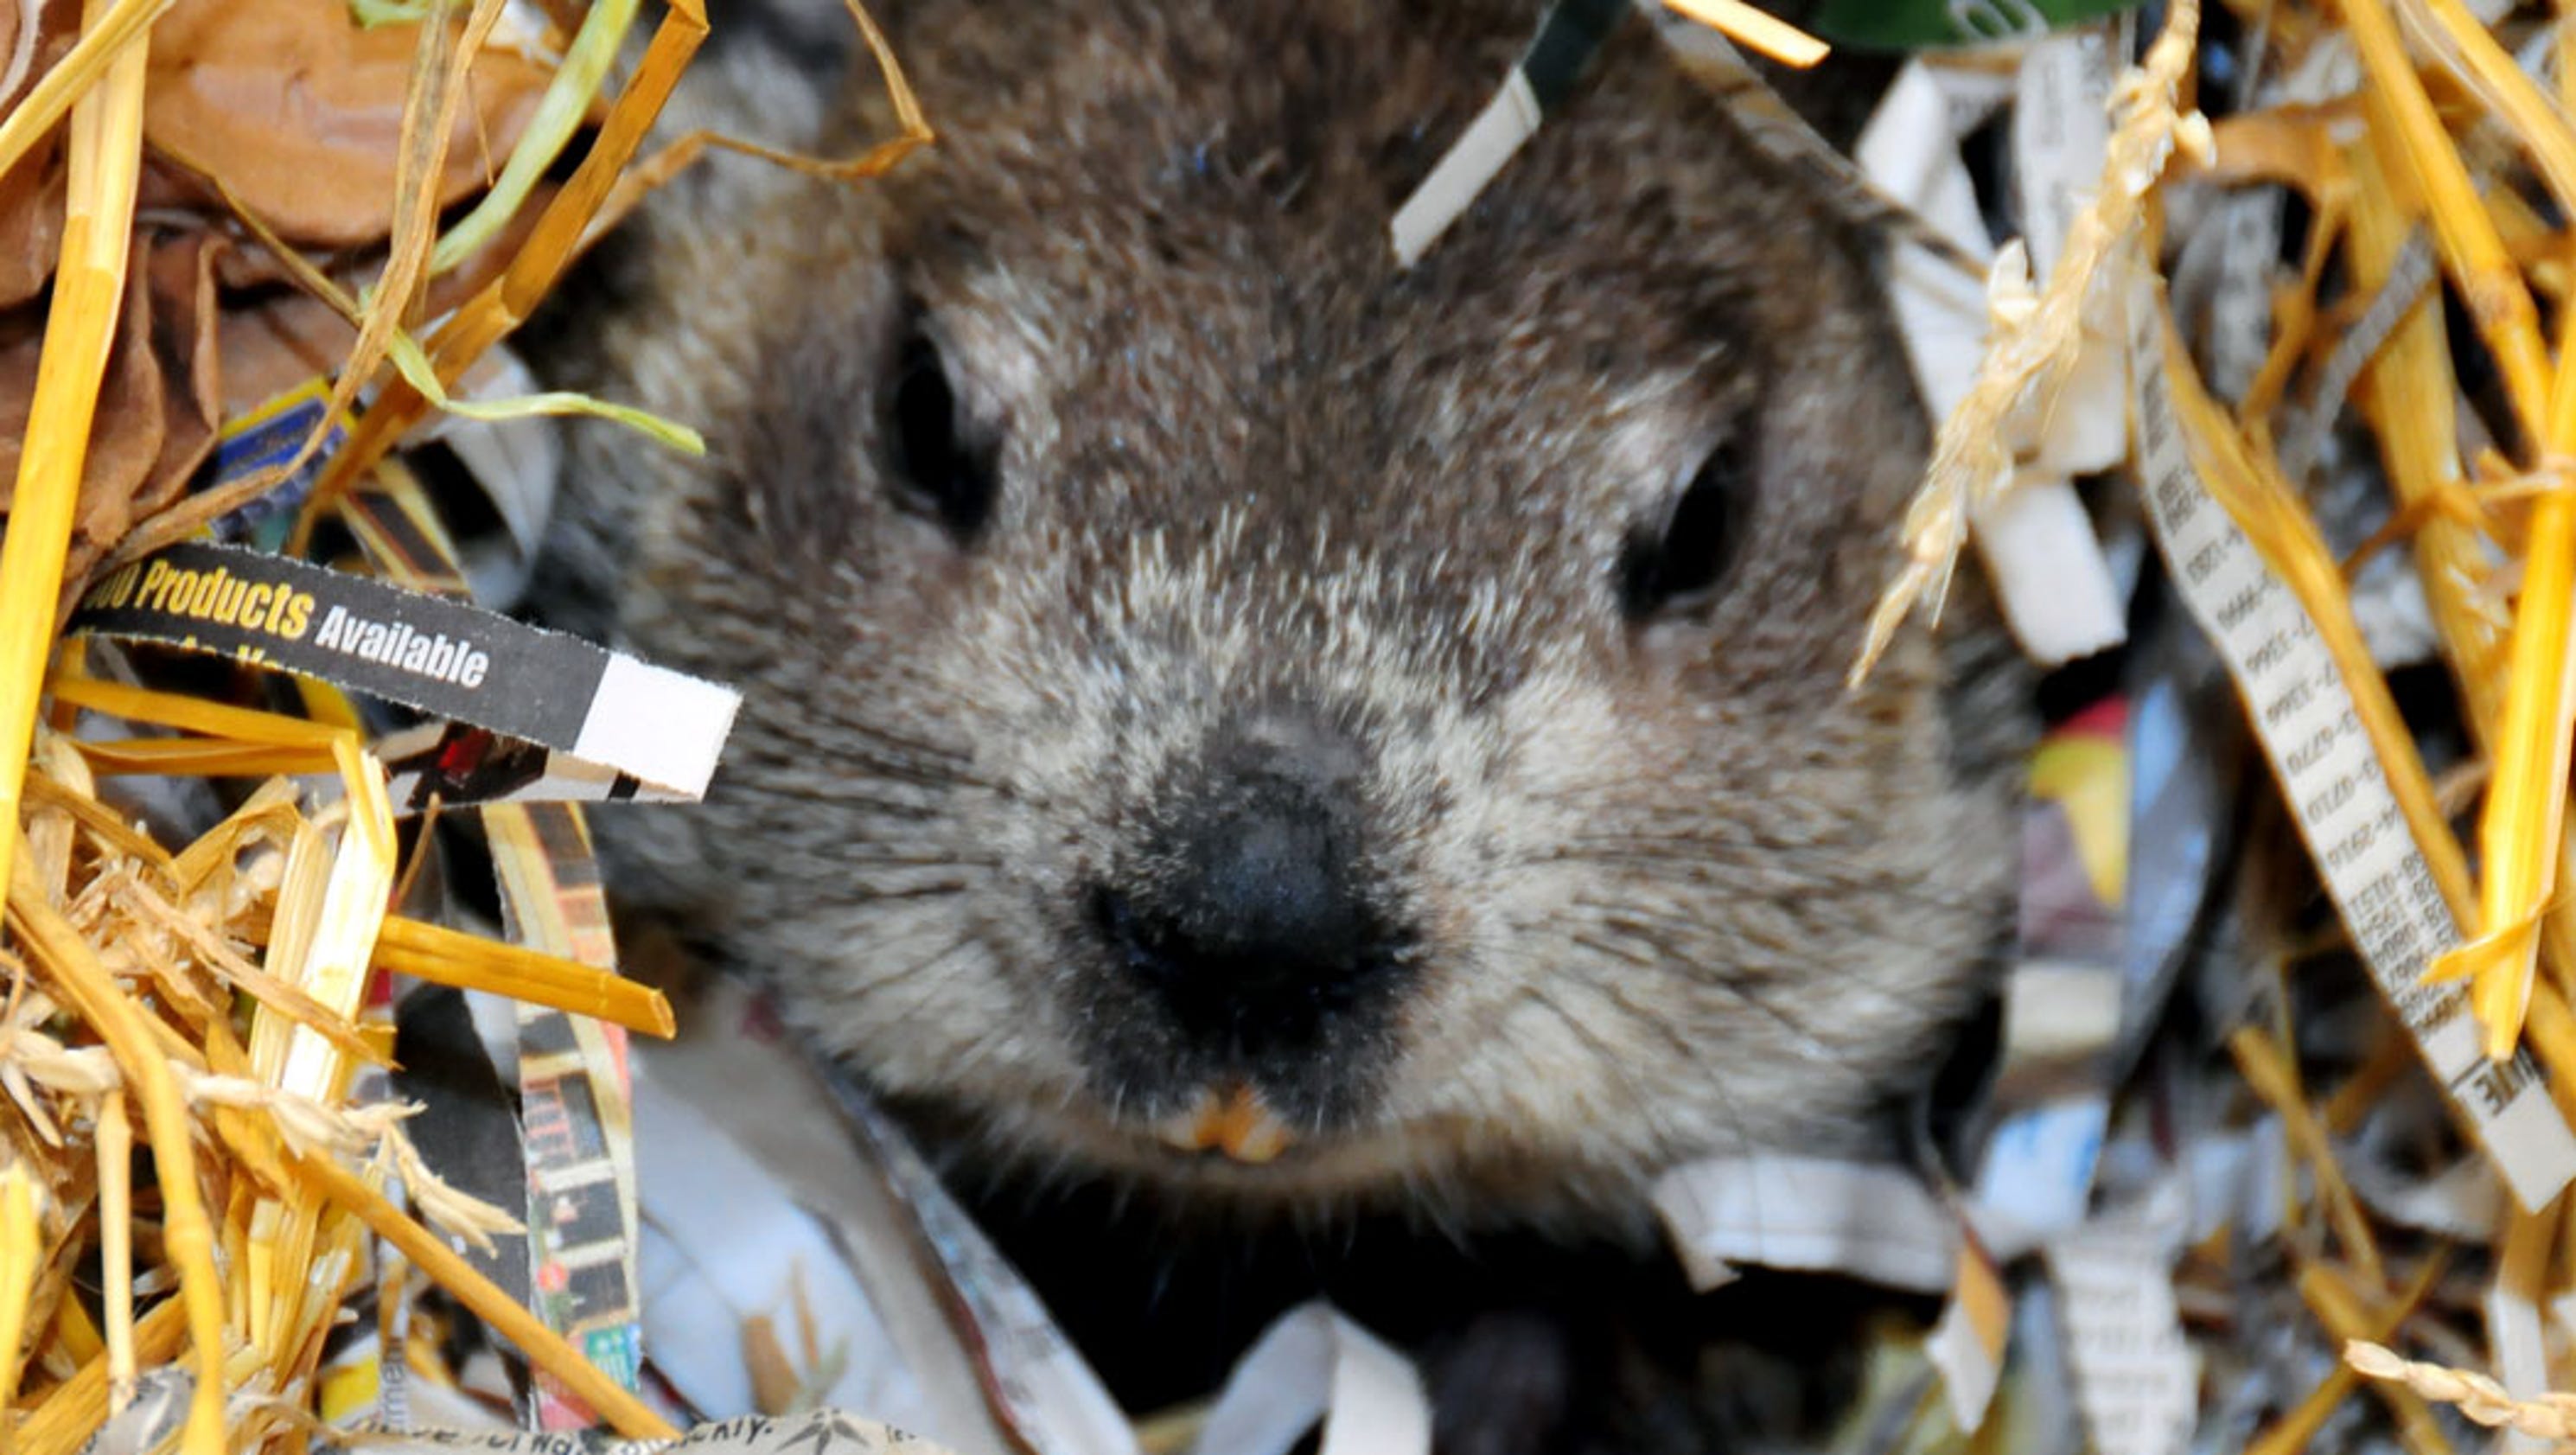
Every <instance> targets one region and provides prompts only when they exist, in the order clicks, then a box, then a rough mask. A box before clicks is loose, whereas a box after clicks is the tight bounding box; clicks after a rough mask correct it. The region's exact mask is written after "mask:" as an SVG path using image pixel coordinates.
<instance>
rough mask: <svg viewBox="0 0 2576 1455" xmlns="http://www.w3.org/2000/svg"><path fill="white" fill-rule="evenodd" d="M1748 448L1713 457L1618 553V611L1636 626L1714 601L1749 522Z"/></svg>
mask: <svg viewBox="0 0 2576 1455" xmlns="http://www.w3.org/2000/svg"><path fill="white" fill-rule="evenodd" d="M1753 490H1754V472H1753V459H1752V451H1751V449H1750V448H1749V442H1747V441H1742V440H1738V439H1729V440H1727V441H1725V442H1723V443H1721V444H1719V445H1718V446H1717V448H1715V449H1713V450H1711V451H1709V453H1708V457H1707V458H1706V459H1704V460H1702V461H1701V462H1700V465H1699V468H1698V469H1696V470H1694V471H1692V472H1691V477H1690V480H1689V482H1688V483H1686V484H1685V485H1684V486H1683V487H1682V490H1681V493H1680V494H1679V495H1677V496H1675V497H1673V501H1672V504H1671V506H1670V507H1669V508H1668V509H1667V511H1666V512H1665V514H1664V515H1663V517H1662V518H1661V519H1660V520H1650V521H1644V522H1640V523H1639V524H1638V526H1637V527H1636V528H1635V529H1633V530H1631V531H1630V532H1629V533H1628V540H1627V545H1626V547H1625V549H1623V550H1622V551H1621V552H1620V555H1619V570H1618V581H1617V584H1618V590H1619V606H1620V609H1621V610H1622V611H1624V612H1626V613H1627V615H1628V618H1629V619H1630V620H1631V621H1643V620H1645V619H1647V618H1649V617H1654V616H1659V615H1664V614H1668V613H1674V612H1685V611H1691V610H1695V609H1697V608H1699V607H1701V606H1703V605H1705V604H1707V603H1708V602H1709V601H1710V600H1712V599H1714V598H1715V596H1716V595H1717V592H1718V588H1720V587H1721V586H1723V585H1724V584H1725V583H1726V575H1727V570H1728V568H1729V567H1731V566H1733V565H1734V564H1735V561H1736V558H1737V556H1738V555H1740V554H1741V550H1742V546H1743V537H1744V533H1745V526H1746V525H1747V523H1748V522H1749V521H1750V520H1751V519H1752V512H1753Z"/></svg>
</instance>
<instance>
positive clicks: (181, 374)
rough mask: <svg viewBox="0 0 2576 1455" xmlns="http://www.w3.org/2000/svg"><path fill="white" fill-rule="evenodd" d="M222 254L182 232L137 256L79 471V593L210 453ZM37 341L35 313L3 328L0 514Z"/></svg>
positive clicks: (73, 573)
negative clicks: (96, 567)
mask: <svg viewBox="0 0 2576 1455" xmlns="http://www.w3.org/2000/svg"><path fill="white" fill-rule="evenodd" d="M223 246H224V243H223V240H222V239H221V238H219V237H217V236H215V235H214V234H211V233H206V232H201V231H195V230H191V231H187V232H183V233H180V234H178V235H177V236H175V237H172V238H169V239H166V240H163V241H160V242H158V243H157V244H155V245H151V246H150V248H149V251H146V250H145V248H144V247H141V246H138V247H137V249H136V251H135V256H134V263H135V266H134V268H133V270H132V272H131V275H130V276H129V277H128V279H127V281H126V292H125V306H124V309H123V312H122V314H121V316H120V317H119V318H118V319H117V330H116V346H115V348H114V349H113V350H111V351H110V353H109V355H108V366H107V379H106V382H105V385H104V387H103V388H102V389H101V390H100V394H99V404H98V413H97V416H96V417H95V418H94V419H93V420H92V421H91V423H90V447H89V457H88V459H87V460H85V461H84V462H83V463H82V466H81V489H80V503H79V507H78V511H77V513H76V515H75V517H74V521H73V526H72V542H71V554H70V557H69V559H68V560H67V562H66V563H65V567H64V580H65V581H66V583H70V584H77V583H78V582H79V581H80V580H81V579H82V577H83V576H84V575H85V574H86V573H87V571H88V569H89V567H90V566H91V565H92V564H94V563H95V562H96V561H97V560H98V559H99V558H100V557H101V556H104V555H105V554H106V553H107V552H108V551H109V550H110V549H111V548H112V547H114V546H115V544H116V542H117V541H118V540H119V539H120V538H121V537H123V535H124V534H125V532H126V530H127V529H128V528H129V527H131V526H132V525H133V524H134V522H135V521H137V520H139V519H141V518H142V517H143V516H145V515H147V514H149V513H151V512H152V511H154V510H158V509H159V508H160V507H161V506H163V505H165V504H167V503H168V502H169V501H170V500H172V499H173V498H175V497H176V496H177V495H178V493H179V491H180V490H181V489H182V488H183V487H185V485H186V484H187V481H188V477H189V476H190V475H192V474H194V473H195V472H196V469H197V466H198V465H200V464H202V463H203V462H204V460H205V458H206V453H207V451H208V450H210V449H212V448H213V445H214V438H215V429H216V426H217V424H218V423H219V421H220V419H221V415H220V413H219V411H220V408H221V405H222V385H221V369H220V367H219V361H218V359H217V356H216V349H215V329H214V324H215V284H214V263H215V255H216V253H218V252H219V251H220V250H221V249H222V248H223ZM42 342H43V318H42V315H41V311H40V310H37V309H21V310H19V311H18V312H17V313H16V314H14V315H12V316H10V317H9V318H8V319H7V320H6V322H5V324H0V508H5V507H6V505H7V504H8V499H9V496H10V495H12V494H14V493H15V489H16V479H17V473H18V459H19V455H20V453H21V451H22V450H23V449H24V448H25V443H26V432H27V414H28V409H29V406H30V404H31V403H32V402H33V399H34V395H35V388H36V357H37V351H38V349H39V348H40V346H41V345H42Z"/></svg>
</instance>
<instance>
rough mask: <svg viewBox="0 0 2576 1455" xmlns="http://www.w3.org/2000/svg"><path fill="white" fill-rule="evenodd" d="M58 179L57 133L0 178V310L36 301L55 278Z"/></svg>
mask: <svg viewBox="0 0 2576 1455" xmlns="http://www.w3.org/2000/svg"><path fill="white" fill-rule="evenodd" d="M63 176H64V173H63V154H62V135H61V133H60V132H57V133H55V134H54V135H52V136H49V137H47V138H45V139H44V140H43V141H40V142H38V143H36V144H35V146H34V147H32V148H30V149H29V150H28V152H27V155H26V156H25V157H24V158H22V159H20V161H19V163H18V165H16V166H14V167H12V168H10V169H9V170H8V171H7V172H0V308H10V307H15V306H16V305H18V304H21V303H24V302H26V301H27V300H28V299H30V298H33V297H35V296H36V294H37V292H38V291H39V290H41V289H43V287H44V286H45V280H46V279H48V278H51V277H52V276H54V259H55V256H56V255H57V254H59V253H60V252H61V251H62V246H63Z"/></svg>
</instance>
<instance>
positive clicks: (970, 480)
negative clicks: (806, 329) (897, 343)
mask: <svg viewBox="0 0 2576 1455" xmlns="http://www.w3.org/2000/svg"><path fill="white" fill-rule="evenodd" d="M884 407H885V414H886V420H885V438H886V440H887V444H888V454H889V456H890V458H889V459H888V460H887V464H888V466H889V467H890V468H891V470H892V472H893V477H894V484H895V490H896V498H897V500H898V502H899V503H901V504H903V505H905V506H907V507H909V508H911V509H915V510H919V511H922V512H923V513H925V514H929V515H932V516H935V517H937V518H938V520H939V522H940V523H941V524H942V525H945V526H946V527H948V529H949V531H950V532H951V533H953V534H954V535H955V536H956V537H957V538H958V539H959V540H961V541H963V540H967V539H971V538H972V537H973V536H974V535H975V533H976V532H977V531H979V530H981V529H982V528H983V526H984V522H985V521H986V520H988V519H990V518H991V517H992V514H993V497H994V492H995V490H996V488H997V486H998V484H999V481H998V480H997V478H996V470H995V466H996V460H995V451H994V450H993V449H992V448H991V447H990V444H989V442H983V441H978V440H976V439H974V438H973V437H972V435H971V432H970V429H969V426H968V422H967V421H966V420H965V419H964V418H962V417H961V415H960V413H959V410H958V405H957V391H956V389H955V388H954V387H953V386H952V385H951V384H950V383H949V378H948V363H947V360H946V359H944V358H943V357H941V355H940V352H939V346H938V345H937V344H935V343H933V342H931V340H930V337H929V336H928V335H927V334H924V333H922V332H921V331H920V330H918V329H915V330H913V331H912V332H911V333H910V334H909V335H908V336H907V337H906V338H905V339H904V342H903V347H902V350H901V352H899V353H898V354H897V355H896V357H895V367H894V373H893V375H892V376H891V377H890V378H889V380H888V381H887V387H886V393H885V403H884Z"/></svg>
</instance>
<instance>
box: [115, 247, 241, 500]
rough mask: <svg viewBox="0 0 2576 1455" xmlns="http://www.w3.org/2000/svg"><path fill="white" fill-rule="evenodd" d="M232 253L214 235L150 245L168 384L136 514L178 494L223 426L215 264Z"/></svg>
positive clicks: (159, 345) (160, 355)
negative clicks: (155, 454) (157, 446)
mask: <svg viewBox="0 0 2576 1455" xmlns="http://www.w3.org/2000/svg"><path fill="white" fill-rule="evenodd" d="M228 251H230V246H229V245H228V244H227V243H226V242H225V241H224V239H223V238H222V237H221V236H220V235H219V234H216V233H210V232H201V231H194V230H191V231H188V232H183V233H179V234H177V235H176V236H173V237H171V238H168V239H167V240H165V241H163V242H162V243H160V244H159V245H158V246H156V247H154V248H153V249H152V258H151V263H150V278H149V282H150V285H151V290H152V356H153V358H154V360H155V361H156V362H158V363H159V364H160V366H161V377H162V380H163V382H164V384H165V385H166V386H167V387H166V389H165V392H164V394H163V410H162V421H163V424H164V427H165V429H166V433H164V434H163V436H162V438H161V454H160V456H159V458H157V459H155V460H154V461H153V462H152V479H151V482H150V483H149V484H148V485H147V486H146V487H145V488H144V490H143V492H142V493H141V494H140V495H138V496H136V497H135V501H134V507H135V514H136V517H137V518H138V519H139V518H140V517H141V516H142V515H144V514H146V513H148V512H151V511H155V510H158V509H160V508H161V507H162V506H164V505H166V504H168V503H169V502H170V501H171V500H172V499H173V498H175V497H176V496H177V495H178V493H179V490H180V487H182V486H184V485H186V484H187V483H188V477H189V476H191V475H194V474H195V473H196V472H197V467H198V466H199V465H201V464H203V463H205V459H206V456H207V454H208V453H209V452H210V451H212V450H213V449H214V447H215V431H216V430H217V429H218V428H219V427H220V426H221V425H222V424H223V407H224V399H223V394H224V391H223V361H222V359H221V357H220V356H219V355H218V354H217V352H216V347H215V344H216V330H215V325H216V321H217V320H216V313H215V306H216V305H215V265H216V262H217V260H218V259H219V258H221V257H222V255H223V254H224V253H226V252H228Z"/></svg>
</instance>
